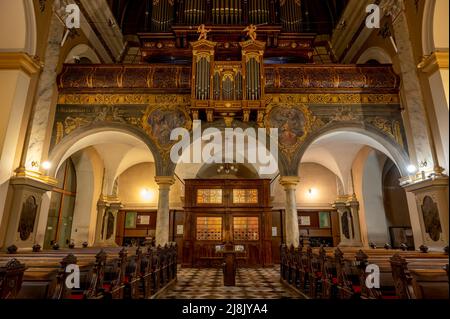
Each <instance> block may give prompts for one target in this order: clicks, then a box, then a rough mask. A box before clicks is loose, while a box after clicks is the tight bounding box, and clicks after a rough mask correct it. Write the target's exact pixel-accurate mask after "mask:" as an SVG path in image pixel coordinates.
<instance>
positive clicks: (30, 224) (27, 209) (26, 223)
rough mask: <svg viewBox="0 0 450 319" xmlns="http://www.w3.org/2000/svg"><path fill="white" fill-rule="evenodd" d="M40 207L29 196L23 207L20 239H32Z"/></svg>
mask: <svg viewBox="0 0 450 319" xmlns="http://www.w3.org/2000/svg"><path fill="white" fill-rule="evenodd" d="M37 208H38V205H37V203H36V199H35V198H34V197H33V196H29V197H28V198H27V200H26V201H25V202H24V203H23V205H22V212H21V213H20V221H19V229H18V230H17V231H18V232H19V234H20V239H21V240H23V241H25V240H28V239H29V238H30V235H31V233H32V232H33V230H34V223H35V222H36V214H37Z"/></svg>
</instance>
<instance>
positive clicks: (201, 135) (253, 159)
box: [170, 120, 278, 175]
mask: <svg viewBox="0 0 450 319" xmlns="http://www.w3.org/2000/svg"><path fill="white" fill-rule="evenodd" d="M267 133H269V134H267ZM170 139H171V140H172V141H177V142H176V143H175V145H174V146H173V147H172V149H171V151H170V159H171V160H172V162H173V163H175V164H178V163H189V164H192V163H197V164H201V163H206V164H213V163H215V164H222V163H236V164H244V163H248V164H256V165H255V166H256V167H258V170H259V174H261V175H271V174H275V173H276V172H277V171H278V129H277V128H270V129H265V128H258V129H255V128H252V127H250V128H247V129H245V130H244V129H242V128H225V130H224V132H222V131H221V130H219V129H218V128H214V127H209V128H206V129H205V130H204V131H203V132H202V128H201V121H199V120H195V121H194V122H193V130H192V140H191V133H190V132H189V130H187V129H185V128H181V127H180V128H175V129H173V130H172V132H171V134H170ZM268 142H270V143H269V145H268Z"/></svg>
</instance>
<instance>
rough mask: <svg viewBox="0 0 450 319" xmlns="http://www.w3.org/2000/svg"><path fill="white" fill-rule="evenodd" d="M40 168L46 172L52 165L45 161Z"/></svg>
mask: <svg viewBox="0 0 450 319" xmlns="http://www.w3.org/2000/svg"><path fill="white" fill-rule="evenodd" d="M41 167H42V168H43V169H44V170H46V171H47V170H49V169H50V168H52V163H50V162H49V161H45V162H43V163H42V165H41Z"/></svg>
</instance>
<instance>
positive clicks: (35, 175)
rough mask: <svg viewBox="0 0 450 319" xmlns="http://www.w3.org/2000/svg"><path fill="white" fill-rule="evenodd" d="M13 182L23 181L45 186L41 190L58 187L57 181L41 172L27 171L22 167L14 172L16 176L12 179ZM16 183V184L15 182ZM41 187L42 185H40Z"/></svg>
mask: <svg viewBox="0 0 450 319" xmlns="http://www.w3.org/2000/svg"><path fill="white" fill-rule="evenodd" d="M13 179H15V180H24V181H36V182H38V183H39V184H43V185H45V186H44V187H43V188H44V189H47V188H48V190H51V189H52V188H53V187H54V186H56V185H58V181H57V180H56V179H55V178H53V177H51V176H45V175H43V174H42V173H41V172H38V171H31V170H27V169H25V168H24V167H19V168H18V169H17V170H16V174H15V176H14V177H13ZM15 183H16V182H15ZM41 187H42V185H41Z"/></svg>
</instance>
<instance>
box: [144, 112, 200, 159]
mask: <svg viewBox="0 0 450 319" xmlns="http://www.w3.org/2000/svg"><path fill="white" fill-rule="evenodd" d="M142 123H143V128H144V130H145V131H146V132H147V134H148V135H149V137H150V138H151V139H152V140H153V141H154V142H155V143H156V144H157V145H158V147H159V148H160V149H164V150H167V149H170V147H171V146H172V145H173V141H171V140H170V134H171V132H172V130H173V129H175V128H178V127H184V128H187V129H190V128H191V120H190V117H189V114H188V113H187V112H186V110H184V109H183V108H174V107H173V106H169V105H163V106H159V105H156V106H150V107H149V108H148V109H147V111H146V113H145V115H144V118H143V119H142Z"/></svg>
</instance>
